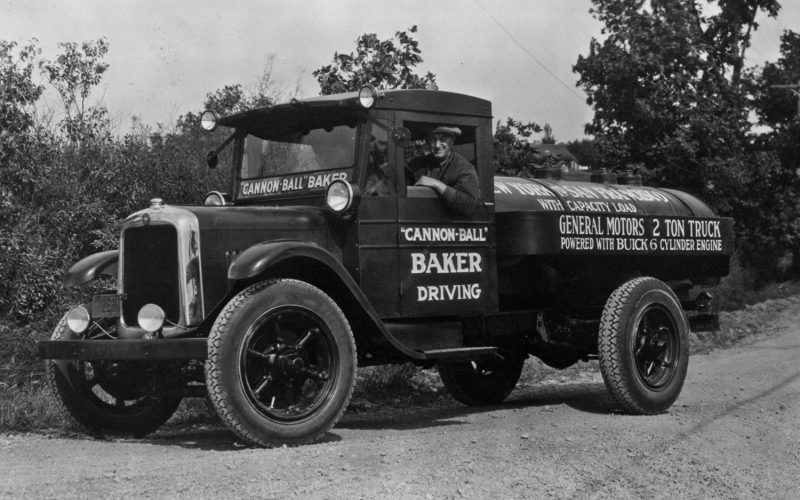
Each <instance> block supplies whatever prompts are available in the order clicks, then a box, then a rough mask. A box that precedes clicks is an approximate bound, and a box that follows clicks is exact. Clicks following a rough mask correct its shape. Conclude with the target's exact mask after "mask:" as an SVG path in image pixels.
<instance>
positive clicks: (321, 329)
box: [206, 280, 356, 446]
mask: <svg viewBox="0 0 800 500" xmlns="http://www.w3.org/2000/svg"><path fill="white" fill-rule="evenodd" d="M355 352H356V351H355V342H354V340H353V334H352V332H351V330H350V326H349V324H348V323H347V320H346V318H345V317H344V314H343V313H342V312H341V310H340V309H339V308H338V306H336V304H335V303H334V302H333V300H332V299H331V298H330V297H328V296H327V295H326V294H324V293H323V292H322V291H321V290H319V289H318V288H315V287H313V286H311V285H309V284H307V283H304V282H300V281H295V280H276V281H268V282H264V283H259V284H256V285H253V286H251V287H250V288H247V289H245V290H244V291H242V292H241V293H240V294H239V295H237V296H236V297H234V298H233V299H232V300H231V302H229V303H228V305H227V306H226V307H225V309H224V310H223V311H222V313H221V314H220V316H219V317H218V319H217V321H216V322H215V324H214V327H213V328H212V331H211V334H210V335H209V356H208V361H207V363H206V383H207V385H208V390H209V393H210V396H211V401H212V403H213V404H214V407H215V409H216V410H217V412H218V413H219V415H220V417H221V418H222V420H223V421H224V422H225V423H226V425H228V427H229V428H230V429H231V430H233V432H235V433H236V434H237V435H238V436H239V437H241V438H242V439H244V440H245V441H247V442H249V443H252V444H256V445H260V446H274V445H281V444H291V445H294V444H301V443H304V442H308V441H312V440H314V439H317V438H319V437H320V436H322V435H323V434H324V433H325V432H327V431H328V430H329V429H330V428H331V427H333V425H335V423H336V422H337V421H338V419H339V418H340V417H341V415H342V413H343V412H344V410H345V407H346V406H347V403H348V402H349V400H350V396H351V395H352V391H353V386H354V383H355V369H356V362H355Z"/></svg>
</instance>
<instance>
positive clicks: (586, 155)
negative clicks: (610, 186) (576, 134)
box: [567, 139, 600, 168]
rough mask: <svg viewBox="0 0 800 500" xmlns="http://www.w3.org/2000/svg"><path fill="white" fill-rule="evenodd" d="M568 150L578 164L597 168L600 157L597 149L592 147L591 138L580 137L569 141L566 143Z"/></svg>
mask: <svg viewBox="0 0 800 500" xmlns="http://www.w3.org/2000/svg"><path fill="white" fill-rule="evenodd" d="M567 148H568V149H569V152H570V153H572V155H573V156H574V157H575V159H576V160H577V161H578V165H584V166H587V167H592V168H599V166H600V157H599V154H598V153H597V149H596V148H595V147H594V141H593V140H591V139H580V140H574V141H569V142H568V143H567Z"/></svg>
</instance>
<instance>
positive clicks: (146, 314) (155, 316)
mask: <svg viewBox="0 0 800 500" xmlns="http://www.w3.org/2000/svg"><path fill="white" fill-rule="evenodd" d="M165 317H166V315H165V314H164V310H163V309H161V308H160V307H158V306H157V305H155V304H145V305H143V306H142V308H141V309H139V316H138V317H137V320H138V321H139V326H140V327H142V330H144V331H146V332H150V333H153V332H157V331H159V330H160V329H161V327H162V326H164V318H165Z"/></svg>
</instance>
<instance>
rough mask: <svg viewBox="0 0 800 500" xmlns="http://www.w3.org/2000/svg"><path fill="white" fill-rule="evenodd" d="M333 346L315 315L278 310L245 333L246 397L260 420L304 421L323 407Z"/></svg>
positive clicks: (331, 376) (333, 367) (331, 382)
mask: <svg viewBox="0 0 800 500" xmlns="http://www.w3.org/2000/svg"><path fill="white" fill-rule="evenodd" d="M336 352H337V351H336V343H335V340H334V337H333V334H332V333H331V331H330V329H329V328H328V327H327V325H326V324H325V322H324V321H323V320H322V319H321V318H320V317H319V316H318V315H316V314H315V313H314V312H312V311H310V310H308V309H305V308H302V307H296V306H291V307H280V308H277V309H273V310H271V311H268V312H266V313H265V314H263V315H262V316H261V317H260V318H259V319H258V320H256V321H255V322H254V323H253V324H252V325H251V326H250V328H249V329H248V331H247V334H246V335H245V339H244V342H243V343H242V351H241V353H240V369H241V371H240V374H241V375H240V378H241V383H242V387H243V389H244V392H245V394H246V396H247V398H248V400H249V401H250V403H251V404H252V405H253V407H254V408H255V409H256V410H257V411H258V412H259V413H261V414H262V415H264V416H266V417H267V418H270V419H272V420H278V421H282V422H297V421H301V420H304V419H306V418H308V417H309V416H311V415H312V414H314V413H316V412H317V411H319V410H320V408H322V406H323V405H324V404H325V402H326V401H327V400H328V399H329V395H330V394H331V392H332V391H333V389H334V386H335V377H336V372H337V368H338V363H339V360H338V357H337V355H336Z"/></svg>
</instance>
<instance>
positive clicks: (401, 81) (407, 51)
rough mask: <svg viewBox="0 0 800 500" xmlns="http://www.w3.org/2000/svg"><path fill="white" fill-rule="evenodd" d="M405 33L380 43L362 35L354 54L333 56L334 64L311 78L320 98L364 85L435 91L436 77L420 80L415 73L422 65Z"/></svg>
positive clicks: (413, 29) (416, 44)
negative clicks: (315, 82)
mask: <svg viewBox="0 0 800 500" xmlns="http://www.w3.org/2000/svg"><path fill="white" fill-rule="evenodd" d="M416 32H417V27H416V26H412V27H411V28H409V29H408V31H407V32H406V31H398V32H396V33H395V36H394V38H393V39H388V40H380V39H378V37H377V35H376V34H375V33H365V34H363V35H361V36H360V37H358V39H357V40H356V52H355V53H353V52H351V53H349V54H340V53H338V52H336V53H334V55H333V62H332V63H331V64H329V65H327V66H323V67H321V68H319V69H317V70H316V71H314V72H313V73H312V74H313V75H314V77H316V79H317V81H318V82H319V86H320V89H321V91H320V93H321V94H322V95H328V94H337V93H341V92H352V91H355V90H358V89H359V88H361V87H362V86H364V85H368V84H369V85H372V86H374V87H375V88H379V89H429V90H438V87H437V85H436V76H435V75H433V74H432V73H430V72H428V73H426V74H425V76H419V75H418V74H417V73H416V72H415V68H416V66H417V64H419V63H421V62H422V57H421V56H420V54H421V51H420V49H419V42H417V41H416V40H415V39H414V38H413V36H412V35H411V34H413V33H416Z"/></svg>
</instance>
